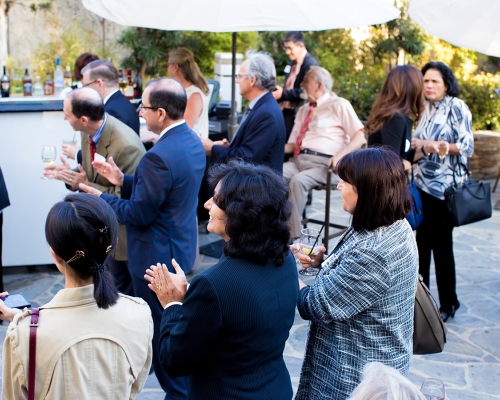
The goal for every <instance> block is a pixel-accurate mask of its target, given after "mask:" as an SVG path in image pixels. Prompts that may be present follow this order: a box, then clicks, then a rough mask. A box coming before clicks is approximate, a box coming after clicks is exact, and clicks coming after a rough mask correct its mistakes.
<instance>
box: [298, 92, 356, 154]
mask: <svg viewBox="0 0 500 400" xmlns="http://www.w3.org/2000/svg"><path fill="white" fill-rule="evenodd" d="M308 111H309V104H304V105H303V106H302V107H300V108H299V111H298V112H297V116H296V117H295V124H294V126H293V130H292V133H291V134H290V138H289V139H288V143H292V144H295V142H296V140H297V136H298V134H299V132H300V127H301V126H302V122H303V121H304V119H305V118H306V116H307V113H308ZM360 129H363V124H362V123H361V121H360V120H359V118H358V116H357V115H356V113H355V111H354V109H353V108H352V105H351V103H349V102H348V101H347V100H346V99H344V98H342V97H339V96H337V95H336V94H334V93H332V94H329V93H325V94H324V95H323V96H321V97H320V98H319V99H318V101H317V106H316V109H315V110H314V113H313V117H312V119H311V122H310V123H309V127H308V129H307V132H306V135H305V137H304V140H303V141H302V146H301V149H309V150H313V151H319V152H320V153H325V154H330V155H332V156H333V155H335V154H337V153H338V152H339V151H340V150H342V149H343V148H344V147H345V146H346V145H347V144H348V143H349V142H350V141H351V138H352V137H353V136H354V134H355V133H356V132H358V131H359V130H360Z"/></svg>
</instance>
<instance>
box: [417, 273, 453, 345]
mask: <svg viewBox="0 0 500 400" xmlns="http://www.w3.org/2000/svg"><path fill="white" fill-rule="evenodd" d="M447 333H448V330H447V329H446V325H445V324H444V322H443V319H442V318H441V313H440V312H439V309H438V306H437V304H436V301H435V300H434V298H433V297H432V295H431V292H430V291H429V289H428V288H427V286H425V283H424V280H423V278H422V275H419V276H418V279H417V291H416V292H415V311H414V315H413V354H434V353H441V352H442V351H443V348H444V344H445V343H446V334H447Z"/></svg>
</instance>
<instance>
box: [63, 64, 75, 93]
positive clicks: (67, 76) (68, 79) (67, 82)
mask: <svg viewBox="0 0 500 400" xmlns="http://www.w3.org/2000/svg"><path fill="white" fill-rule="evenodd" d="M71 85H73V75H72V74H71V68H70V67H69V65H66V72H65V73H64V87H65V88H67V87H69V86H71Z"/></svg>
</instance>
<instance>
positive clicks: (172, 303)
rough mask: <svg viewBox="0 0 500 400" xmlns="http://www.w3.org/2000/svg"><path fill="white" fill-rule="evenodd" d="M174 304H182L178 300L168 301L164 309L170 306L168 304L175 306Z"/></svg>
mask: <svg viewBox="0 0 500 400" xmlns="http://www.w3.org/2000/svg"><path fill="white" fill-rule="evenodd" d="M175 305H179V306H182V303H181V302H180V301H171V302H170V303H168V304H167V305H166V306H165V308H164V310H166V309H167V308H168V307H170V306H175Z"/></svg>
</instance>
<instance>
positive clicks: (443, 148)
mask: <svg viewBox="0 0 500 400" xmlns="http://www.w3.org/2000/svg"><path fill="white" fill-rule="evenodd" d="M438 157H439V159H440V160H441V162H443V160H444V159H445V157H446V144H444V143H440V144H439V146H438Z"/></svg>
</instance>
